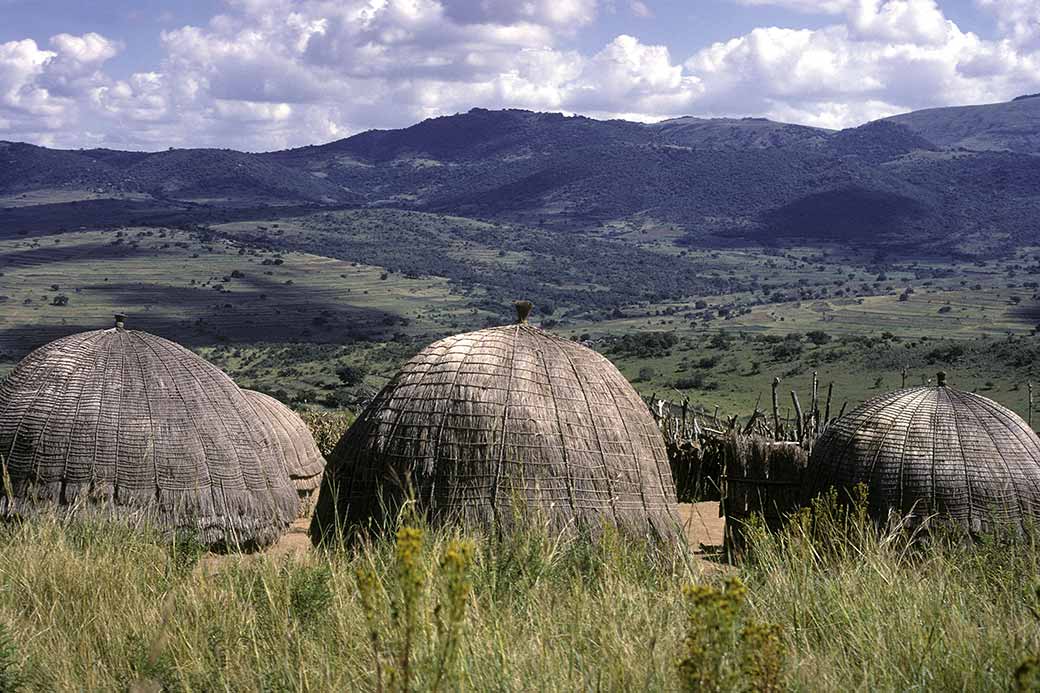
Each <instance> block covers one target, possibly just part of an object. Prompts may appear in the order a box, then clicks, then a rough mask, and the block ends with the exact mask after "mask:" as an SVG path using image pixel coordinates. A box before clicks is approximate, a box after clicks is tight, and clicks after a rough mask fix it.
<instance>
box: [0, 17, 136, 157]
mask: <svg viewBox="0 0 1040 693" xmlns="http://www.w3.org/2000/svg"><path fill="white" fill-rule="evenodd" d="M50 43H51V46H52V48H53V49H54V50H44V49H42V48H40V47H39V46H38V45H37V44H36V42H35V41H33V40H32V39H24V40H21V41H9V42H7V43H2V44H0V121H3V123H4V127H3V130H4V131H9V132H12V133H15V134H17V135H20V136H22V137H24V138H26V139H34V140H36V141H41V142H52V141H55V137H56V136H57V135H58V134H59V132H60V131H62V130H64V129H67V128H69V127H72V126H73V125H75V124H77V123H79V115H80V113H81V106H83V105H84V104H85V103H87V102H89V99H90V94H91V90H93V89H95V88H97V87H99V85H102V84H104V83H106V82H107V78H106V77H105V75H104V74H103V73H102V72H101V67H102V66H103V64H104V62H105V61H107V60H109V59H110V58H112V57H114V56H115V55H116V54H117V52H118V51H119V46H118V44H116V43H114V42H112V41H109V40H108V39H106V38H105V37H104V36H101V35H100V34H95V33H90V34H84V35H82V36H72V35H70V34H58V35H56V36H54V37H52V38H51V42H50Z"/></svg>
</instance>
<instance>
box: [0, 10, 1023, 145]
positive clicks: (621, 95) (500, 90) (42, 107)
mask: <svg viewBox="0 0 1040 693" xmlns="http://www.w3.org/2000/svg"><path fill="white" fill-rule="evenodd" d="M1036 91H1040V0H939V1H938V2H937V1H936V0H685V1H682V0H204V1H196V2H191V3H184V2H170V1H168V0H147V1H145V2H130V1H128V0H96V1H95V2H91V3H82V2H72V1H68V0H0V139H9V140H22V141H30V142H35V143H40V144H47V145H52V146H63V147H81V146H83V147H87V146H109V147H118V148H137V149H161V148H165V147H167V146H227V147H235V148H241V149H248V150H270V149H277V148H282V147H288V146H298V145H302V144H310V143H318V142H324V141H329V140H332V139H336V138H339V137H345V136H348V135H350V134H353V133H356V132H359V131H361V130H365V129H369V128H374V127H400V126H404V125H408V124H410V123H412V122H415V121H418V120H421V119H422V118H425V117H431V116H436V115H441V114H449V113H455V112H459V111H465V110H468V109H469V108H472V107H476V106H480V107H487V108H503V107H517V108H530V109H536V110H550V111H563V112H566V113H583V114H587V115H591V116H593V117H624V118H630V119H635V120H643V121H653V120H660V119H662V118H668V117H675V116H679V115H697V116H702V117H719V116H760V117H769V118H774V119H777V120H784V121H788V122H799V123H804V124H809V125H816V126H821V127H831V128H840V127H848V126H854V125H858V124H860V123H863V122H866V121H868V120H872V119H874V118H878V117H883V116H886V115H890V114H893V113H898V112H903V111H907V110H914V109H917V108H924V107H929V106H944V105H959V104H969V103H981V102H992V101H1000V100H1005V99H1008V98H1011V97H1013V96H1015V95H1018V94H1021V93H1026V92H1036Z"/></svg>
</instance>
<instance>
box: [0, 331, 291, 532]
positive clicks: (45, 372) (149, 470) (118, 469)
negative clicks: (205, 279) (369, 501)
mask: <svg viewBox="0 0 1040 693" xmlns="http://www.w3.org/2000/svg"><path fill="white" fill-rule="evenodd" d="M116 325H117V326H116V327H115V328H112V329H108V330H98V331H93V332H84V333H81V334H75V335H72V336H69V337H64V338H62V339H58V340H56V341H54V342H51V343H49V344H47V345H45V346H42V347H40V348H39V349H37V350H35V351H34V352H32V353H31V354H29V355H28V356H27V357H26V358H25V359H24V360H23V361H22V362H21V363H20V364H18V366H17V367H16V368H15V369H14V370H13V371H12V372H11V373H10V375H9V376H8V377H7V379H6V380H5V381H4V382H3V383H2V384H0V456H2V457H3V458H4V460H5V461H6V467H7V472H8V474H9V477H10V482H11V484H10V489H9V490H10V495H8V492H7V491H6V490H5V491H4V492H2V493H0V515H2V516H5V517H10V516H27V515H31V514H33V512H35V511H36V510H38V509H40V508H41V506H51V507H53V506H59V507H66V508H68V507H73V508H77V509H78V508H97V507H98V506H100V507H101V508H103V509H105V510H107V511H112V512H114V513H115V514H117V515H131V516H134V517H139V516H141V517H146V518H148V519H150V520H151V521H154V522H156V523H157V524H159V525H160V526H163V527H167V528H169V529H178V530H189V531H193V532H196V533H197V534H198V536H199V537H200V539H201V540H202V541H204V542H207V543H210V544H217V545H225V546H234V545H263V544H267V543H269V542H271V541H274V540H275V539H277V538H278V536H280V535H281V533H282V532H283V531H284V530H285V529H286V528H287V527H288V525H289V523H290V522H291V521H292V520H293V519H295V517H296V513H297V507H298V504H299V501H298V499H297V494H296V490H295V489H294V488H293V486H292V484H291V483H290V482H289V477H288V474H287V473H286V470H285V468H284V467H283V466H282V463H281V458H280V457H279V456H278V455H276V454H274V451H273V449H272V448H271V447H270V446H266V445H265V444H264V439H263V436H262V435H259V434H258V433H257V431H256V426H255V421H254V419H255V414H254V411H253V409H252V406H251V405H250V404H249V402H248V401H247V400H246V398H245V395H243V394H242V391H241V390H240V389H239V388H238V386H236V385H235V383H234V382H232V380H231V379H230V378H229V377H228V376H227V375H225V374H224V373H223V372H222V371H221V370H220V369H218V368H217V367H216V366H213V365H212V364H210V363H208V362H207V361H205V360H203V359H202V358H200V357H199V356H196V355H195V354H193V353H192V352H190V351H188V350H187V349H184V348H183V347H181V346H178V345H177V344H175V343H173V342H170V341H168V340H166V339H162V338H161V337H156V336H155V335H151V334H148V333H146V332H137V331H132V330H126V329H124V328H123V323H122V320H119V319H117V323H116Z"/></svg>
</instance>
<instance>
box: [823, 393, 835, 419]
mask: <svg viewBox="0 0 1040 693" xmlns="http://www.w3.org/2000/svg"><path fill="white" fill-rule="evenodd" d="M833 394H834V383H833V382H831V384H830V385H828V386H827V407H826V408H825V409H824V412H823V425H824V426H826V425H827V424H828V423H829V422H830V420H831V395H833Z"/></svg>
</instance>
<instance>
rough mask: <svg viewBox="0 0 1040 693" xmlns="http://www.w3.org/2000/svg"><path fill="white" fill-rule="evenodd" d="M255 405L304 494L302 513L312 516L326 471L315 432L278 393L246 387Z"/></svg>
mask: <svg viewBox="0 0 1040 693" xmlns="http://www.w3.org/2000/svg"><path fill="white" fill-rule="evenodd" d="M242 392H243V393H244V394H245V396H246V399H247V400H249V403H250V404H251V405H252V406H253V410H254V411H255V412H256V415H257V420H258V421H259V423H260V424H261V430H263V432H264V433H265V435H266V436H267V440H268V442H270V443H271V444H272V445H274V447H275V450H276V452H277V454H278V455H280V456H281V458H282V462H283V464H284V466H285V469H286V470H287V471H288V472H289V479H290V480H291V481H292V484H293V486H294V487H296V492H297V493H298V494H299V496H300V513H299V517H301V518H304V517H310V516H311V513H312V512H313V511H314V503H315V501H317V498H318V487H319V486H320V485H321V477H322V475H323V474H324V472H325V458H324V457H322V456H321V452H320V451H319V450H318V446H317V445H316V444H315V443H314V436H312V435H311V431H310V429H309V428H308V427H307V424H306V423H304V421H303V419H301V418H300V417H299V416H297V415H296V412H294V411H293V410H292V409H290V408H289V407H287V406H285V405H284V404H282V403H281V402H279V401H278V400H276V399H275V398H274V397H270V396H269V395H265V394H264V393H262V392H254V391H253V390H243V391H242Z"/></svg>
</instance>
